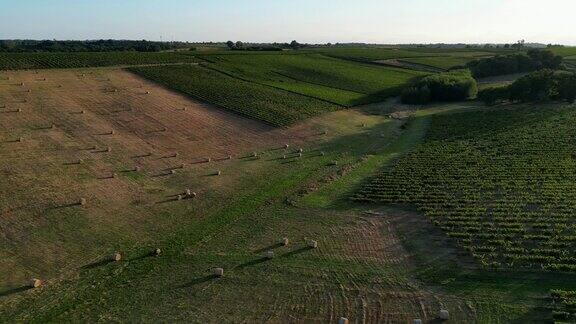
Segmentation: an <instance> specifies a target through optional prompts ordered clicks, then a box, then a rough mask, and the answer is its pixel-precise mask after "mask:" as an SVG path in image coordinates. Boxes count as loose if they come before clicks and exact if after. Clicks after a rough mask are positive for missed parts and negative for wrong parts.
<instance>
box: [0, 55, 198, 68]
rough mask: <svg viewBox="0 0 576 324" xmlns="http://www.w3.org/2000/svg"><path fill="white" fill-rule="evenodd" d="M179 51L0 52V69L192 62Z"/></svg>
mask: <svg viewBox="0 0 576 324" xmlns="http://www.w3.org/2000/svg"><path fill="white" fill-rule="evenodd" d="M195 62H198V60H197V59H196V58H195V57H194V56H191V55H184V54H179V53H172V52H170V53H141V52H101V53H0V70H27V69H56V68H79V67H100V66H121V65H145V64H171V63H195Z"/></svg>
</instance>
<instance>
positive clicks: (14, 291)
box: [0, 286, 32, 297]
mask: <svg viewBox="0 0 576 324" xmlns="http://www.w3.org/2000/svg"><path fill="white" fill-rule="evenodd" d="M29 289H32V287H31V286H22V287H18V288H13V289H10V290H6V291H2V292H0V297H6V296H10V295H14V294H17V293H21V292H23V291H26V290H29Z"/></svg>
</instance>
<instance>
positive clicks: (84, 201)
mask: <svg viewBox="0 0 576 324" xmlns="http://www.w3.org/2000/svg"><path fill="white" fill-rule="evenodd" d="M78 203H79V204H80V206H85V205H86V198H80V201H79V202H78Z"/></svg>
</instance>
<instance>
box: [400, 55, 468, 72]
mask: <svg viewBox="0 0 576 324" xmlns="http://www.w3.org/2000/svg"><path fill="white" fill-rule="evenodd" d="M477 58H478V57H474V56H472V57H460V56H432V57H415V58H405V59H402V60H401V61H405V62H409V63H417V64H423V65H427V66H432V67H435V68H440V69H443V70H448V69H450V68H453V67H455V66H464V65H466V63H468V62H470V61H473V60H475V59H477Z"/></svg>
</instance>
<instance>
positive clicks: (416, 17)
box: [0, 0, 576, 45]
mask: <svg viewBox="0 0 576 324" xmlns="http://www.w3.org/2000/svg"><path fill="white" fill-rule="evenodd" d="M160 37H162V38H163V40H172V39H174V40H182V41H211V40H212V41H226V40H242V41H245V42H274V41H278V42H284V41H290V40H292V39H296V40H298V41H300V42H309V43H325V42H332V43H336V42H369V43H388V44H390V43H436V42H445V43H456V42H463V43H487V42H491V43H510V42H515V41H516V40H518V39H526V41H527V42H541V43H562V44H570V45H576V0H0V39H13V38H18V39H101V38H104V39H107V38H114V39H148V40H160Z"/></svg>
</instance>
